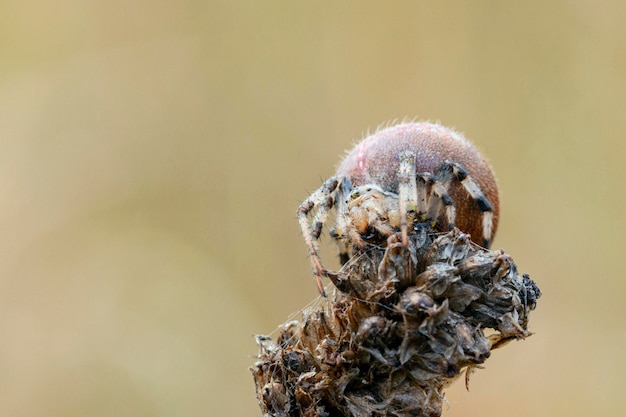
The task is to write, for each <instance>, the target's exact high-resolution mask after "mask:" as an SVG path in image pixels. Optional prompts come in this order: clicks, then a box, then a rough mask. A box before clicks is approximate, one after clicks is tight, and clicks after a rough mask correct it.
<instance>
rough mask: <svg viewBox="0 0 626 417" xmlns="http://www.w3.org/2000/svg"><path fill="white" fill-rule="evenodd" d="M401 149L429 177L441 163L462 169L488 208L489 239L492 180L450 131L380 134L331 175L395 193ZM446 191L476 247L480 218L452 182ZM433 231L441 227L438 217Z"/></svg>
mask: <svg viewBox="0 0 626 417" xmlns="http://www.w3.org/2000/svg"><path fill="white" fill-rule="evenodd" d="M405 150H411V151H413V152H415V155H416V158H415V160H416V168H417V172H418V173H419V172H430V173H432V174H435V173H436V171H437V170H438V169H439V167H440V166H441V164H442V163H443V162H444V161H445V160H449V161H451V162H456V163H458V164H460V165H462V166H463V167H464V168H465V169H466V170H467V172H468V173H469V175H470V176H471V177H472V178H473V179H474V181H475V182H476V183H477V184H478V186H479V187H480V188H481V190H482V192H483V193H484V194H485V196H486V197H487V198H488V199H489V201H490V202H491V204H492V205H493V210H494V218H493V230H492V236H491V238H492V240H493V237H494V236H495V233H496V229H497V226H498V218H499V212H500V204H499V203H500V202H499V199H498V187H497V185H496V179H495V177H494V175H493V172H492V171H491V168H490V167H489V165H488V164H487V162H486V161H485V160H484V158H483V157H482V156H481V154H480V153H479V152H478V150H477V149H476V148H474V146H473V145H472V144H471V143H470V142H469V141H468V140H466V139H465V138H464V137H463V136H461V134H459V133H457V132H455V131H453V130H452V129H448V128H446V127H443V126H440V125H437V124H433V123H405V124H400V125H396V126H392V127H389V128H386V129H383V130H380V131H378V132H376V133H374V134H373V135H371V136H368V137H366V138H365V139H363V140H362V141H361V142H360V143H359V144H357V145H356V146H355V148H354V149H352V150H351V151H350V152H349V153H348V155H347V156H346V157H345V159H344V160H343V161H342V163H341V164H340V166H339V168H338V170H337V174H338V175H346V176H348V177H349V178H350V179H351V181H352V185H353V186H359V185H364V184H377V185H379V186H380V187H382V188H383V189H385V190H387V191H392V192H394V193H397V192H398V170H399V165H400V161H399V155H400V154H401V152H402V151H405ZM449 192H450V195H451V196H452V198H453V199H454V201H455V206H456V210H457V211H456V225H457V227H458V228H459V229H461V230H462V231H464V232H466V233H469V234H470V235H471V236H472V240H474V241H475V242H477V243H480V244H482V213H481V212H480V210H479V209H478V207H477V206H476V203H475V202H474V200H473V199H472V198H471V197H470V196H469V195H468V194H467V192H466V191H465V190H464V189H463V187H462V186H461V185H460V184H459V183H458V182H453V184H452V186H451V187H450V190H449ZM438 227H439V228H441V229H442V230H443V229H445V228H447V225H446V224H445V221H442V219H441V218H440V219H439V222H438Z"/></svg>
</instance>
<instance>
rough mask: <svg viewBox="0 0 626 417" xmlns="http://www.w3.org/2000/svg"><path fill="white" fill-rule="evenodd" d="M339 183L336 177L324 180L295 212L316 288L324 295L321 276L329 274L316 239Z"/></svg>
mask: <svg viewBox="0 0 626 417" xmlns="http://www.w3.org/2000/svg"><path fill="white" fill-rule="evenodd" d="M338 184H339V179H338V178H337V177H331V178H329V179H328V180H326V181H325V182H324V184H323V185H322V186H321V187H320V188H319V189H318V190H317V191H315V192H314V193H313V194H311V195H310V196H309V198H307V199H306V200H304V201H303V202H302V204H300V206H299V207H298V210H297V212H296V214H297V216H298V222H299V223H300V228H301V229H302V236H303V237H304V243H305V244H306V246H307V248H308V250H309V256H310V257H311V266H312V267H313V273H314V274H315V283H316V284H317V289H318V290H319V292H320V294H321V295H322V296H324V297H325V296H326V292H325V291H324V286H323V285H322V279H321V277H322V276H329V275H330V274H329V272H328V271H327V270H326V269H325V268H324V266H323V265H322V260H321V259H320V255H319V246H318V244H317V241H318V239H319V236H320V234H321V232H322V227H323V225H324V222H325V221H326V219H327V217H328V211H329V210H330V209H331V208H332V206H333V203H334V194H335V191H336V189H337V186H338ZM315 207H318V209H317V213H316V215H315V218H314V222H313V225H312V226H310V225H309V221H308V218H307V217H308V215H309V213H310V212H311V211H312V210H313V209H314V208H315Z"/></svg>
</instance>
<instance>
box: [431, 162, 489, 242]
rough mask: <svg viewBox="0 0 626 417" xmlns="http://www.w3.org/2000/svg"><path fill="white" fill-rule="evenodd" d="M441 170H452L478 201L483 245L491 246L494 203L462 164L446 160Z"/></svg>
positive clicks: (468, 192)
mask: <svg viewBox="0 0 626 417" xmlns="http://www.w3.org/2000/svg"><path fill="white" fill-rule="evenodd" d="M440 170H441V171H448V172H450V173H451V174H452V175H453V177H454V178H455V179H456V180H457V181H459V182H460V183H461V185H462V186H463V188H464V189H465V191H466V192H467V194H469V195H470V197H472V199H473V200H474V201H475V202H476V206H477V207H478V209H479V210H480V211H481V213H482V226H483V227H482V228H483V246H484V247H485V248H489V246H490V245H491V235H492V232H493V205H492V204H491V202H490V201H489V199H488V198H487V197H486V196H485V194H484V193H483V192H482V190H481V189H480V187H479V186H478V184H476V182H474V180H473V179H472V177H470V176H469V174H468V173H467V171H466V170H465V168H463V167H462V166H461V165H459V164H457V163H456V162H451V161H444V162H443V164H442V165H441V169H440Z"/></svg>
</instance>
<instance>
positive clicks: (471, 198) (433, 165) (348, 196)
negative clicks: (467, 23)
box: [298, 123, 499, 294]
mask: <svg viewBox="0 0 626 417" xmlns="http://www.w3.org/2000/svg"><path fill="white" fill-rule="evenodd" d="M498 203H499V201H498V189H497V187H496V181H495V178H494V175H493V173H492V171H491V169H490V168H489V165H488V164H487V162H485V160H484V159H483V158H482V156H481V155H480V153H479V152H478V151H477V150H476V149H475V148H474V147H473V146H472V144H471V143H470V142H468V141H467V140H466V139H465V138H464V137H463V136H461V135H460V134H459V133H456V132H454V131H453V130H451V129H448V128H446V127H443V126H440V125H437V124H432V123H404V124H400V125H396V126H392V127H389V128H386V129H383V130H380V131H378V132H376V133H374V134H373V135H370V136H368V137H366V138H365V139H363V140H362V141H361V142H360V143H359V144H357V145H356V147H355V148H354V149H352V150H351V151H350V152H349V153H348V154H347V155H346V157H345V159H344V160H343V162H342V163H341V164H340V166H339V168H338V170H337V173H336V175H335V176H333V177H331V178H330V179H328V180H327V181H325V182H324V184H323V185H322V187H320V188H319V189H318V190H317V191H315V192H314V193H313V194H311V195H310V196H309V198H307V199H306V200H305V201H304V202H303V203H302V204H301V205H300V207H299V208H298V219H299V222H300V226H301V228H302V234H303V236H304V240H305V242H306V245H307V247H308V249H309V254H310V256H311V263H312V265H313V272H314V274H315V276H316V279H317V285H318V288H319V290H320V292H321V293H322V294H323V293H324V291H323V287H322V285H321V281H320V277H322V276H331V277H332V276H334V275H336V273H334V272H331V271H328V270H326V269H325V268H324V266H323V265H322V262H321V259H320V256H319V249H318V245H317V241H318V239H319V237H320V235H321V232H322V228H323V226H324V224H325V223H326V221H327V219H328V215H329V212H330V210H331V209H333V208H334V209H335V212H336V216H335V217H336V224H335V226H334V227H333V228H331V236H332V237H333V238H335V239H336V240H337V243H338V245H339V251H340V253H339V255H340V258H341V261H342V263H345V262H346V261H347V260H348V259H349V254H350V250H351V248H354V247H356V248H363V246H364V245H365V244H366V243H367V241H368V240H369V239H370V238H371V237H373V236H383V237H386V236H390V235H392V234H394V233H400V236H401V241H402V244H404V245H405V246H406V244H407V235H408V232H409V231H410V230H411V228H413V227H414V225H416V224H417V223H421V222H429V223H430V224H431V226H432V227H433V228H434V229H435V230H439V231H447V230H449V229H452V228H454V227H458V228H459V229H461V230H462V231H464V232H466V233H469V234H470V235H471V236H472V240H474V241H475V242H476V243H478V244H480V245H482V246H484V247H486V248H488V247H489V245H490V243H491V241H492V239H493V236H494V235H495V232H496V227H497V223H498V212H499V204H498ZM314 210H315V216H314V219H313V222H312V223H310V222H309V219H308V215H309V214H310V213H311V212H312V211H314Z"/></svg>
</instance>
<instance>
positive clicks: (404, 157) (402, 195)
mask: <svg viewBox="0 0 626 417" xmlns="http://www.w3.org/2000/svg"><path fill="white" fill-rule="evenodd" d="M415 171H416V168H415V152H412V151H404V152H402V153H401V154H400V168H399V173H398V180H399V184H398V200H399V201H398V205H399V209H400V232H401V233H402V246H405V247H406V246H407V244H408V233H409V231H408V229H409V224H408V212H409V211H413V212H415V211H416V210H417V184H416V176H417V174H416V172H415Z"/></svg>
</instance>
